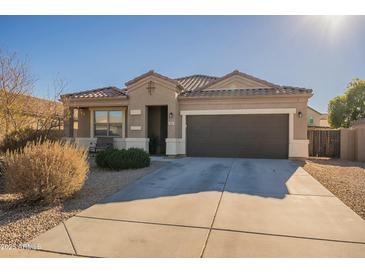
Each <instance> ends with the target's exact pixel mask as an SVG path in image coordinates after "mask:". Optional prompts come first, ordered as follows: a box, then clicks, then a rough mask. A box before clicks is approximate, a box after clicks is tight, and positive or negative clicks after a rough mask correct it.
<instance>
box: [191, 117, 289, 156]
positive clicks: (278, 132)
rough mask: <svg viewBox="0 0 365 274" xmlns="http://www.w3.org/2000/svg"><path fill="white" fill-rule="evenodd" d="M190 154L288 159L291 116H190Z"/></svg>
mask: <svg viewBox="0 0 365 274" xmlns="http://www.w3.org/2000/svg"><path fill="white" fill-rule="evenodd" d="M187 155H188V156H211V157H248V158H287V157H288V115H286V114H273V115H267V114H258V115H256V114H255V115H197V116H188V117H187Z"/></svg>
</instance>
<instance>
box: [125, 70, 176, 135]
mask: <svg viewBox="0 0 365 274" xmlns="http://www.w3.org/2000/svg"><path fill="white" fill-rule="evenodd" d="M149 81H153V82H154V87H155V88H154V90H153V91H152V92H151V94H150V93H149V91H148V90H147V86H148V82H149ZM128 90H129V106H128V107H129V113H128V125H129V126H128V137H129V138H147V121H148V118H147V106H164V105H166V106H167V112H168V113H170V112H172V113H173V118H172V119H171V118H169V119H168V122H169V123H170V125H169V126H168V130H167V135H168V138H177V137H178V129H177V128H178V126H179V124H178V122H177V121H176V118H177V117H178V114H179V107H178V101H177V100H176V97H177V90H176V86H175V85H174V84H173V83H169V82H167V81H163V80H161V79H159V78H157V77H154V76H150V77H146V78H144V79H143V80H141V81H138V82H137V83H135V84H133V85H132V86H130V87H128ZM133 110H141V114H139V115H131V111H133ZM173 123H174V125H173ZM135 126H140V127H141V130H132V129H131V127H135Z"/></svg>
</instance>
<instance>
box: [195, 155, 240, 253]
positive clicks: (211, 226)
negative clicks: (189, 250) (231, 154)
mask: <svg viewBox="0 0 365 274" xmlns="http://www.w3.org/2000/svg"><path fill="white" fill-rule="evenodd" d="M234 162H235V160H234V159H233V160H232V164H231V166H230V167H229V170H228V173H227V176H226V180H225V181H224V185H223V188H222V192H221V195H220V197H219V200H218V204H217V208H216V209H215V212H214V216H213V219H212V223H211V225H210V228H209V231H208V235H207V238H206V240H205V242H204V245H203V249H202V251H201V253H200V258H203V256H204V252H205V249H206V247H207V245H208V241H209V238H210V234H211V232H212V229H213V225H214V221H215V218H216V217H217V213H218V209H219V206H220V204H221V201H222V197H223V193H224V191H225V189H226V185H227V181H228V177H229V175H230V174H231V171H232V167H233V165H234Z"/></svg>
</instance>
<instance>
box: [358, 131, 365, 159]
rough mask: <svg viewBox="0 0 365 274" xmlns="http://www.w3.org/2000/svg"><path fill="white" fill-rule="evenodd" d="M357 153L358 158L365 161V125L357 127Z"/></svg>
mask: <svg viewBox="0 0 365 274" xmlns="http://www.w3.org/2000/svg"><path fill="white" fill-rule="evenodd" d="M356 153H357V157H356V160H357V161H361V162H365V127H359V128H357V129H356Z"/></svg>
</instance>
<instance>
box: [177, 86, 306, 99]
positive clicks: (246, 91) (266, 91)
mask: <svg viewBox="0 0 365 274" xmlns="http://www.w3.org/2000/svg"><path fill="white" fill-rule="evenodd" d="M311 93H312V90H311V89H304V88H292V87H279V88H273V87H271V88H237V89H208V90H200V91H199V90H198V91H187V92H183V93H181V94H180V97H212V96H214V97H219V96H242V95H291V94H311Z"/></svg>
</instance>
